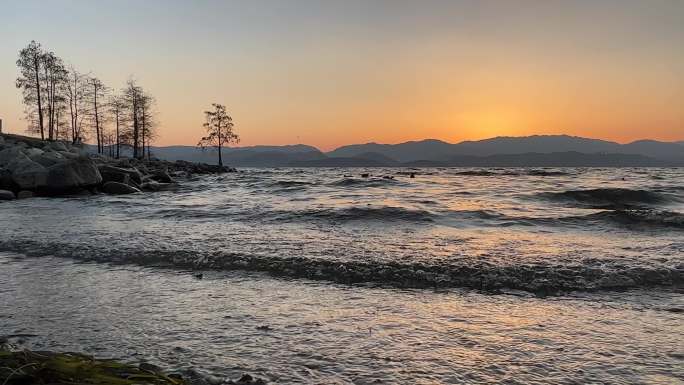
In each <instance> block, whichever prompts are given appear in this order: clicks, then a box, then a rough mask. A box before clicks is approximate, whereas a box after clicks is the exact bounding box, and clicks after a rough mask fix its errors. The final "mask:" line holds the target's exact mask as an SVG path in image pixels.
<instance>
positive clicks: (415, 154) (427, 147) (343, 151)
mask: <svg viewBox="0 0 684 385" xmlns="http://www.w3.org/2000/svg"><path fill="white" fill-rule="evenodd" d="M364 153H376V154H380V155H383V156H386V157H388V158H390V159H392V160H394V161H397V162H410V161H413V160H423V159H430V160H434V159H440V158H447V157H449V155H452V154H454V145H453V144H450V143H446V142H443V141H441V140H435V139H426V140H421V141H418V142H406V143H400V144H377V143H368V144H354V145H350V146H342V147H340V148H338V149H335V150H334V151H331V152H328V153H327V154H326V155H328V156H330V157H355V156H359V155H360V154H364ZM426 157H427V158H426Z"/></svg>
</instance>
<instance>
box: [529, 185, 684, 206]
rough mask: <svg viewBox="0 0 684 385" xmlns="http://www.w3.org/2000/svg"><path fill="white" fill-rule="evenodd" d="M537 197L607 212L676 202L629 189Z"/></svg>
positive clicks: (596, 190)
mask: <svg viewBox="0 0 684 385" xmlns="http://www.w3.org/2000/svg"><path fill="white" fill-rule="evenodd" d="M537 196H538V197H541V198H543V199H547V200H550V201H554V202H561V203H566V204H570V205H571V206H573V207H580V208H592V209H606V210H625V209H631V208H648V207H649V206H653V205H658V204H665V203H671V202H673V201H674V200H675V198H674V197H673V196H671V195H669V194H664V193H659V192H655V191H649V190H632V189H627V188H599V189H591V190H568V191H563V192H544V193H539V194H537Z"/></svg>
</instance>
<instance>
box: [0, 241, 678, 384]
mask: <svg viewBox="0 0 684 385" xmlns="http://www.w3.org/2000/svg"><path fill="white" fill-rule="evenodd" d="M0 265H1V266H2V269H0V282H3V285H2V287H0V330H1V331H2V333H3V334H28V335H35V337H23V338H15V339H13V341H14V342H15V343H16V342H17V340H18V339H23V340H24V342H23V343H24V344H25V345H27V346H30V347H32V348H34V349H59V350H75V351H83V352H87V353H90V354H96V355H98V356H103V357H116V358H122V359H126V360H132V361H140V360H147V361H150V362H153V363H157V364H161V365H163V366H165V367H167V368H172V369H189V368H194V369H195V370H197V371H200V372H202V373H205V374H212V375H215V376H219V377H224V376H228V377H231V378H234V377H237V376H239V375H240V374H241V373H243V372H250V373H252V374H257V375H260V376H262V377H265V378H268V379H269V380H271V381H275V382H278V383H326V384H328V383H339V384H351V383H354V384H371V383H400V384H407V383H411V384H435V383H464V382H466V383H492V382H501V383H519V384H531V383H545V384H546V383H588V382H597V383H611V384H633V383H652V384H663V383H678V382H681V381H684V350H682V347H683V346H684V337H683V336H684V322H683V321H684V318H683V317H684V315H683V314H682V313H681V311H682V309H684V300H683V296H682V295H681V294H680V293H675V292H668V291H648V292H647V291H641V290H637V291H629V292H623V293H608V292H607V293H602V294H581V295H580V294H577V295H575V296H564V297H551V298H545V299H544V298H536V297H534V296H528V295H518V296H516V295H486V294H482V293H478V292H470V291H460V290H455V291H444V292H433V291H427V290H397V289H380V288H364V287H358V286H344V285H341V286H340V285H332V284H325V283H320V282H314V281H306V280H292V281H291V280H282V279H281V280H279V279H273V278H269V277H266V276H263V275H257V274H250V275H248V274H245V273H239V272H233V273H225V272H224V273H222V272H215V271H214V272H212V271H206V272H205V278H204V279H203V280H197V279H195V278H193V275H192V274H189V273H188V272H182V271H174V270H163V269H151V268H144V267H136V266H131V265H118V266H112V265H107V264H84V263H76V262H72V261H69V260H66V259H59V258H53V257H41V258H23V257H18V256H12V255H7V254H5V255H2V256H0ZM259 326H268V330H260V329H259V328H258V327H259ZM262 329H263V328H262ZM376 381H377V382H376Z"/></svg>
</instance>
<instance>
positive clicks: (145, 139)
mask: <svg viewBox="0 0 684 385" xmlns="http://www.w3.org/2000/svg"><path fill="white" fill-rule="evenodd" d="M155 103H156V101H155V99H154V97H153V96H152V95H149V94H148V93H145V92H143V98H142V102H141V103H140V128H141V135H140V137H141V141H142V157H143V158H144V157H145V148H146V147H147V159H150V152H151V151H150V145H151V143H152V140H153V139H154V138H155V137H156V120H155V110H154V105H155Z"/></svg>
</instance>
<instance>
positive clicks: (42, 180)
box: [0, 135, 235, 200]
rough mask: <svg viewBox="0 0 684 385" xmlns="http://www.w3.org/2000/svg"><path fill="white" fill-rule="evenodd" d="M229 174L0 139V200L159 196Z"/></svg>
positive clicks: (64, 146)
mask: <svg viewBox="0 0 684 385" xmlns="http://www.w3.org/2000/svg"><path fill="white" fill-rule="evenodd" d="M232 171H235V170H234V169H232V168H229V167H221V166H216V165H208V164H197V163H191V162H185V161H176V162H168V161H162V160H158V159H153V160H145V161H143V160H138V159H112V158H109V157H106V156H103V155H93V154H88V153H87V152H86V151H85V150H84V149H83V148H82V147H81V146H77V145H72V144H70V143H65V142H46V141H41V140H37V139H34V138H28V137H23V136H16V135H0V200H11V199H15V198H19V197H21V198H26V197H32V196H34V195H38V196H56V195H69V194H84V193H88V194H92V193H97V192H104V193H107V194H131V193H138V192H141V191H161V190H167V189H169V188H172V187H173V186H175V185H176V182H175V180H176V179H177V178H185V177H190V176H192V175H194V174H212V173H222V172H232Z"/></svg>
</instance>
